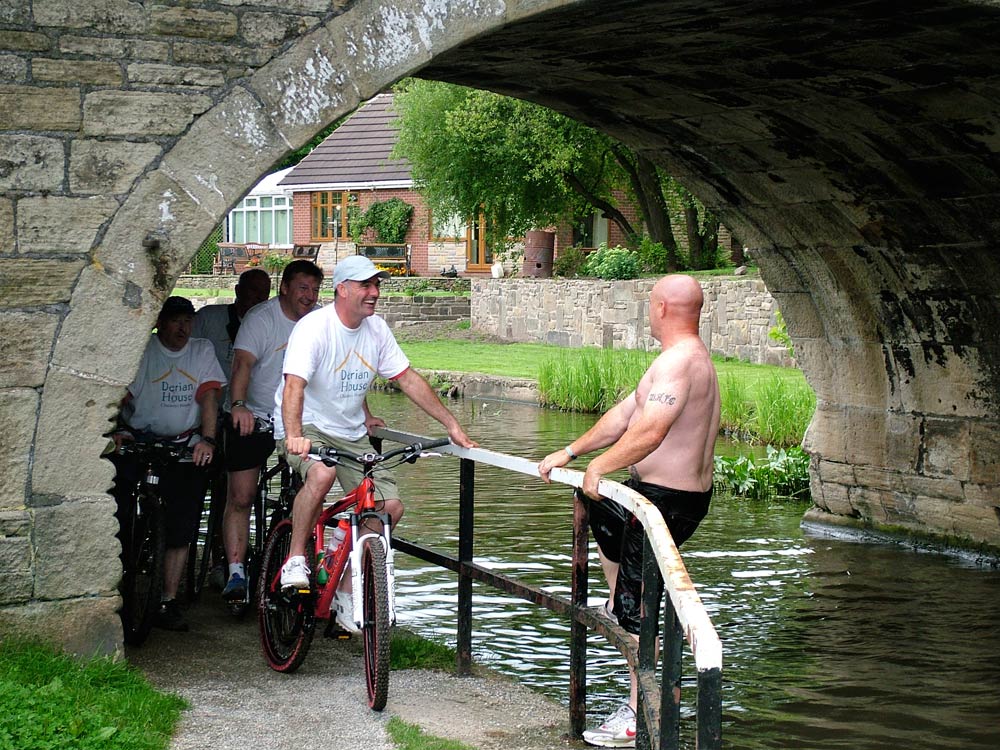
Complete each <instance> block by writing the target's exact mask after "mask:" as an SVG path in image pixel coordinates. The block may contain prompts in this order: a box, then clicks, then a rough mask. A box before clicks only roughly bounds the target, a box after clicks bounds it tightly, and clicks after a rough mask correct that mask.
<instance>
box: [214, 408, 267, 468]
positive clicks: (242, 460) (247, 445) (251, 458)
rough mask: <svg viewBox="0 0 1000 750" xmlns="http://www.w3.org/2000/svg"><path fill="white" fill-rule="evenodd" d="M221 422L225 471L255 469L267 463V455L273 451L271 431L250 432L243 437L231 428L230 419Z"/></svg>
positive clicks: (231, 422)
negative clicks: (223, 432)
mask: <svg viewBox="0 0 1000 750" xmlns="http://www.w3.org/2000/svg"><path fill="white" fill-rule="evenodd" d="M223 424H224V429H225V441H226V442H225V445H224V450H223V454H224V456H225V461H224V463H225V467H226V471H245V470H247V469H256V468H257V467H259V466H263V465H264V464H266V463H267V458H268V456H270V455H271V454H272V453H274V433H273V432H251V433H250V434H249V435H247V436H245V437H244V436H243V435H240V434H239V433H238V432H237V431H236V430H235V429H234V428H233V420H232V419H226V420H225V422H224V423H223Z"/></svg>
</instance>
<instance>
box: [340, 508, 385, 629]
mask: <svg viewBox="0 0 1000 750" xmlns="http://www.w3.org/2000/svg"><path fill="white" fill-rule="evenodd" d="M367 518H374V519H376V520H378V521H380V522H381V524H382V533H381V534H376V533H375V532H373V531H369V532H367V533H365V534H364V535H362V536H358V531H359V529H360V526H361V523H362V522H363V521H364V520H365V519H367ZM390 529H391V520H390V518H389V514H388V513H375V512H374V511H367V512H365V513H361V514H357V513H355V514H353V515H352V516H351V539H352V540H356V541H354V543H353V544H352V545H351V592H352V594H353V596H352V597H351V598H352V604H353V607H354V611H353V613H352V617H353V618H354V624H355V625H359V626H361V625H364V621H365V619H364V596H365V592H364V585H363V584H364V582H363V579H362V570H361V567H362V566H361V553H362V550H363V549H364V541H365V540H366V539H371V540H373V543H375V542H378V543H379V544H381V545H382V549H383V550H385V578H386V585H387V588H388V597H387V599H388V602H389V624H390V625H395V624H396V566H395V564H394V563H393V549H392V543H391V541H390V539H391V537H390V534H391V531H390Z"/></svg>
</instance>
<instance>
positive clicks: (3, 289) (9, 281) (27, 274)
mask: <svg viewBox="0 0 1000 750" xmlns="http://www.w3.org/2000/svg"><path fill="white" fill-rule="evenodd" d="M83 264H84V261H82V260H78V261H77V260H48V259H44V258H18V259H16V260H15V259H13V258H0V310H2V309H12V308H18V307H30V306H32V305H53V304H56V303H58V302H66V301H68V300H69V298H70V294H71V293H72V290H73V285H74V284H75V283H76V279H77V277H78V276H79V274H80V270H81V269H82V268H83Z"/></svg>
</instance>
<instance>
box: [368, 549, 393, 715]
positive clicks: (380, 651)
mask: <svg viewBox="0 0 1000 750" xmlns="http://www.w3.org/2000/svg"><path fill="white" fill-rule="evenodd" d="M364 545H365V546H364V549H363V550H362V553H361V589H362V597H363V599H362V605H361V612H362V617H363V619H364V622H363V624H362V626H361V632H362V637H363V639H364V651H365V682H366V683H367V686H368V705H369V706H371V708H372V710H374V711H381V710H382V709H383V708H385V702H386V699H387V698H388V697H389V646H390V643H389V638H390V635H389V583H388V579H387V578H386V569H385V549H383V547H382V543H381V542H380V541H379V540H377V539H367V540H365V542H364Z"/></svg>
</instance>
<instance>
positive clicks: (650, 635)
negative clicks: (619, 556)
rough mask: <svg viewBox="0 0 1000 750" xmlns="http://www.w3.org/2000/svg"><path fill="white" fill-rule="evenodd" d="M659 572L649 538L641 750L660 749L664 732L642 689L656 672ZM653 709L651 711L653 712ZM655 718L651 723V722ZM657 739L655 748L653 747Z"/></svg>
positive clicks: (641, 663)
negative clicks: (647, 677) (648, 749)
mask: <svg viewBox="0 0 1000 750" xmlns="http://www.w3.org/2000/svg"><path fill="white" fill-rule="evenodd" d="M658 575H659V568H658V567H657V565H656V556H655V555H654V554H653V548H652V547H651V546H650V545H649V537H648V536H647V537H644V539H643V542H642V609H641V610H640V612H641V617H640V619H639V651H638V654H637V657H638V669H637V674H636V679H638V680H639V685H640V688H639V703H638V705H637V706H636V737H635V746H636V747H637V748H639V750H645V749H646V748H650V747H657V748H659V747H660V745H659V742H660V741H661V740H660V738H661V737H662V736H663V732H662V723H663V722H662V717H661V716H660V715H659V713H660V707H659V705H657V706H655V708H654V707H653V706H647V700H648V696H647V695H646V691H645V690H644V689H643V688H642V686H643V684H651V682H649V681H646V680H643V679H641V676H643V675H653V674H655V672H656V637H657V635H658V632H657V630H658V628H657V625H658V623H659V615H660V610H659V607H658V606H657V601H656V600H657V591H658V586H659V579H658V578H657V576H658ZM650 709H652V710H650ZM650 718H652V721H650V720H649V719H650ZM654 738H655V740H656V744H655V745H654V744H653V741H654Z"/></svg>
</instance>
